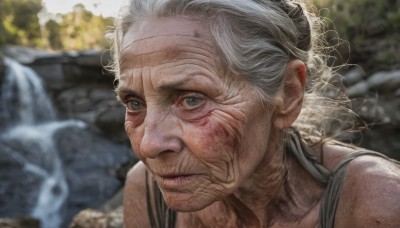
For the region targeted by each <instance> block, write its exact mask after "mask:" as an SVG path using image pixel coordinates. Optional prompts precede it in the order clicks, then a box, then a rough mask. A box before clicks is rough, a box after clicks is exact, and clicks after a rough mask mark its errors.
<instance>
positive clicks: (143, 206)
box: [124, 162, 150, 228]
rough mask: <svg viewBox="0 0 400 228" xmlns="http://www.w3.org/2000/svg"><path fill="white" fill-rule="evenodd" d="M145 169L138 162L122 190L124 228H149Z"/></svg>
mask: <svg viewBox="0 0 400 228" xmlns="http://www.w3.org/2000/svg"><path fill="white" fill-rule="evenodd" d="M145 173H146V167H145V166H144V164H143V163H142V162H138V163H137V164H136V165H135V166H134V167H133V168H132V169H131V170H130V171H129V173H128V175H127V179H126V183H125V190H124V227H126V228H135V227H138V228H146V227H150V223H149V218H148V215H147V203H146V174H145Z"/></svg>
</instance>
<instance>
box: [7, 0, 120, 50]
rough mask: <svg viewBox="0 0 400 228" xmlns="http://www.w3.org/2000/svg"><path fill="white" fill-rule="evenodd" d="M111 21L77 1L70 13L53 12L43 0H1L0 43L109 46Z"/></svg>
mask: <svg viewBox="0 0 400 228" xmlns="http://www.w3.org/2000/svg"><path fill="white" fill-rule="evenodd" d="M39 16H40V17H43V18H41V19H42V21H43V22H42V23H43V24H42V26H41V25H40V23H39ZM43 19H44V20H43ZM44 22H45V23H44ZM112 25H113V19H112V18H103V17H102V16H96V15H93V13H92V12H90V11H88V10H86V9H85V7H84V5H82V4H77V5H75V6H74V8H73V11H72V12H71V13H67V14H59V15H56V16H54V15H50V14H49V13H47V12H46V11H45V10H44V9H43V5H42V0H17V1H15V0H0V46H2V45H6V44H14V45H23V46H30V47H36V48H42V49H53V50H60V49H68V50H83V49H106V48H108V47H109V44H108V43H107V41H106V39H105V32H106V31H107V30H108V29H109V28H110V27H111V26H112Z"/></svg>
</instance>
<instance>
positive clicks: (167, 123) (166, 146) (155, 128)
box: [140, 109, 182, 159]
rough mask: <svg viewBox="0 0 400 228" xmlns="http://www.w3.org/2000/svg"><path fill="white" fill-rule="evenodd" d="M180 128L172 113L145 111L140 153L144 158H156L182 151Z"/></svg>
mask: <svg viewBox="0 0 400 228" xmlns="http://www.w3.org/2000/svg"><path fill="white" fill-rule="evenodd" d="M180 135H181V127H180V124H179V120H178V118H177V117H176V116H174V115H173V114H172V113H162V112H151V111H150V110H149V109H148V110H147V114H146V117H145V119H144V134H143V138H142V140H141V142H140V153H141V154H142V156H143V157H146V158H150V159H153V158H156V157H157V156H159V155H160V154H161V153H166V152H179V151H181V149H182V141H181V137H180Z"/></svg>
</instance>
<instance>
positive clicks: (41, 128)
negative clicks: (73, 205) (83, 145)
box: [0, 58, 85, 228]
mask: <svg viewBox="0 0 400 228" xmlns="http://www.w3.org/2000/svg"><path fill="white" fill-rule="evenodd" d="M5 64H6V67H7V68H6V75H5V78H4V80H3V83H2V85H1V91H0V102H1V103H0V124H1V125H0V139H1V140H3V141H4V142H7V143H10V144H12V145H18V146H16V147H17V148H23V149H22V152H21V153H17V152H16V153H12V154H8V155H9V157H11V158H12V159H13V161H15V162H16V163H18V164H20V165H21V166H22V167H23V169H24V171H26V172H28V173H30V174H32V175H35V176H38V177H40V179H41V180H42V182H41V183H39V184H38V186H36V187H37V188H38V189H39V190H38V195H37V196H36V197H37V198H36V199H35V200H36V203H35V205H34V206H33V207H32V208H30V211H31V214H30V215H31V216H32V217H34V218H37V219H39V220H40V221H41V226H42V227H44V228H57V227H60V226H61V224H62V222H63V218H62V216H61V213H60V211H61V210H62V208H63V206H65V205H64V204H65V201H66V199H67V197H68V184H67V181H66V178H65V174H64V170H63V164H62V161H61V159H60V157H59V155H58V152H57V149H56V147H55V145H54V141H53V134H54V133H55V132H57V131H58V130H60V129H62V128H66V127H69V126H77V127H81V128H83V127H85V124H84V123H83V122H80V121H74V120H69V121H57V119H56V113H55V110H54V108H53V105H52V103H51V100H50V99H49V97H48V95H47V94H46V92H45V90H44V87H43V83H42V80H41V78H40V77H39V76H38V75H37V74H36V73H35V72H34V71H33V70H32V69H30V68H28V67H25V66H22V65H20V64H19V63H17V62H15V61H13V60H11V59H8V58H6V59H5ZM27 151H28V152H27ZM0 152H1V148H0ZM34 187H35V186H29V187H28V189H29V188H34Z"/></svg>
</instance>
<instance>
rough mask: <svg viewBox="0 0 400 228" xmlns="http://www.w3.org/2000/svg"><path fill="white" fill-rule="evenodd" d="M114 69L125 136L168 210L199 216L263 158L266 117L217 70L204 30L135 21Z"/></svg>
mask: <svg viewBox="0 0 400 228" xmlns="http://www.w3.org/2000/svg"><path fill="white" fill-rule="evenodd" d="M120 65H121V69H120V72H121V76H120V82H119V86H118V88H117V91H118V96H119V98H120V99H121V101H122V102H123V103H124V104H125V105H126V107H127V111H126V120H125V129H126V132H127V134H128V136H129V139H130V141H131V144H132V147H133V149H134V151H135V152H136V153H137V155H138V157H139V158H140V159H141V160H142V161H143V163H144V164H145V165H146V167H147V168H148V170H149V171H150V172H151V173H152V174H153V175H154V177H155V178H156V180H157V183H158V185H159V186H160V189H161V191H162V193H163V196H164V199H165V200H166V202H167V204H168V205H169V206H170V207H171V208H173V209H175V210H178V211H194V210H200V209H202V208H204V207H206V206H208V205H210V204H211V203H213V202H215V201H216V200H220V199H222V198H223V197H226V196H227V195H228V194H231V193H232V192H233V191H234V190H236V189H237V188H238V187H240V186H241V185H243V184H244V183H245V181H246V179H248V178H249V177H250V175H251V174H252V172H253V171H254V170H255V168H256V167H257V165H258V164H259V163H260V161H261V159H262V158H263V156H264V154H265V152H266V149H267V144H268V141H267V139H268V138H269V134H270V125H271V113H269V112H268V111H267V110H266V109H265V108H264V107H263V106H262V104H261V100H260V99H259V97H258V96H257V94H256V89H255V88H254V87H253V86H252V85H251V84H250V83H249V82H248V81H246V80H245V79H243V78H242V77H238V76H236V75H233V74H232V73H230V72H229V71H228V70H227V69H226V68H225V67H224V65H223V64H222V63H221V61H220V59H219V57H218V54H217V50H216V47H215V45H214V43H213V40H212V38H211V33H210V30H209V28H208V27H207V26H206V24H205V23H200V22H194V21H188V20H185V19H182V18H169V19H165V18H163V19H155V18H151V19H146V20H143V21H140V22H138V23H136V24H135V25H133V26H132V27H131V28H130V29H129V31H128V32H127V35H126V36H125V38H124V40H123V42H122V47H121V60H120Z"/></svg>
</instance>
